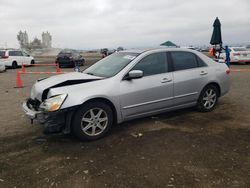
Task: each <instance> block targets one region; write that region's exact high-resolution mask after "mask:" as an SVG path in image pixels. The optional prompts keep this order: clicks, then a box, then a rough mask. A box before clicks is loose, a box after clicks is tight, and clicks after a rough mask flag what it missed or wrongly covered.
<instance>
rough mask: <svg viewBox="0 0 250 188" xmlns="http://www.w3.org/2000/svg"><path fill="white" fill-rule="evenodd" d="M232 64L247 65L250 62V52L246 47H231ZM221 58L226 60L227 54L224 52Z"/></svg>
mask: <svg viewBox="0 0 250 188" xmlns="http://www.w3.org/2000/svg"><path fill="white" fill-rule="evenodd" d="M229 51H230V62H232V63H247V62H250V50H248V49H247V48H245V47H229ZM220 57H221V58H222V59H226V53H225V51H224V50H223V51H222V53H221V55H220Z"/></svg>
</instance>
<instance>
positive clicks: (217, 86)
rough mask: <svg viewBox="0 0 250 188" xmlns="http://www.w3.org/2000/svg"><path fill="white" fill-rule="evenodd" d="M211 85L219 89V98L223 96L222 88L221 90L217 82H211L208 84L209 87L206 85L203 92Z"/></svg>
mask: <svg viewBox="0 0 250 188" xmlns="http://www.w3.org/2000/svg"><path fill="white" fill-rule="evenodd" d="M209 85H213V86H215V87H216V88H217V90H218V92H219V93H218V94H219V96H218V97H220V96H221V88H220V85H219V84H218V83H217V82H210V83H208V84H207V85H205V86H204V87H203V88H202V90H203V89H204V88H206V87H207V86H209Z"/></svg>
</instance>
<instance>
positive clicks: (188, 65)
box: [171, 52, 198, 71]
mask: <svg viewBox="0 0 250 188" xmlns="http://www.w3.org/2000/svg"><path fill="white" fill-rule="evenodd" d="M171 56H172V59H173V63H174V70H175V71H178V70H185V69H192V68H196V67H198V62H197V59H196V56H195V55H194V54H193V53H190V52H171Z"/></svg>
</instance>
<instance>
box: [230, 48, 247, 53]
mask: <svg viewBox="0 0 250 188" xmlns="http://www.w3.org/2000/svg"><path fill="white" fill-rule="evenodd" d="M233 49H234V51H236V52H245V51H247V49H246V48H233Z"/></svg>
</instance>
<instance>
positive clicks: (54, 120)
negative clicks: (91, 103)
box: [22, 100, 75, 134]
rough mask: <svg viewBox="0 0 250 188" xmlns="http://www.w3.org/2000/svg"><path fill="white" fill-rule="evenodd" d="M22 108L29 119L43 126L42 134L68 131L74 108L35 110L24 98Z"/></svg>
mask: <svg viewBox="0 0 250 188" xmlns="http://www.w3.org/2000/svg"><path fill="white" fill-rule="evenodd" d="M22 109H23V111H24V113H25V114H26V116H27V117H28V118H29V119H31V120H35V121H38V122H39V123H40V124H41V125H42V126H43V128H44V130H43V133H44V134H51V133H59V132H63V133H65V134H66V133H70V124H71V119H72V116H73V113H74V109H75V108H68V109H63V110H58V111H56V112H44V111H35V110H34V109H32V108H31V106H30V104H29V103H28V100H26V101H24V102H23V104H22Z"/></svg>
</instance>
